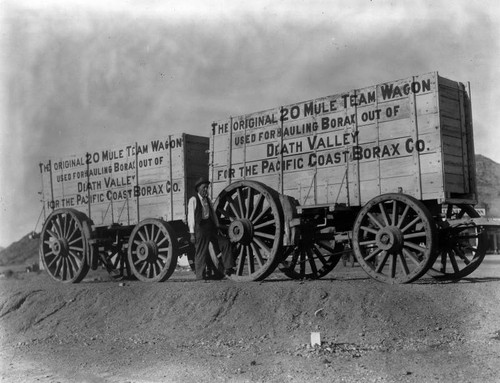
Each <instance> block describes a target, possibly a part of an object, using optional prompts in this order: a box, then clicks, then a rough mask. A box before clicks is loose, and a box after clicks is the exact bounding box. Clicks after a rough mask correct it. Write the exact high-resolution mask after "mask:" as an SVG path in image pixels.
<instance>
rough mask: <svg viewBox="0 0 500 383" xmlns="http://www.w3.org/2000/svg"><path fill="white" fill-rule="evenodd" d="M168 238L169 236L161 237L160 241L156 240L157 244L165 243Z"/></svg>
mask: <svg viewBox="0 0 500 383" xmlns="http://www.w3.org/2000/svg"><path fill="white" fill-rule="evenodd" d="M167 240H168V237H167V236H164V237H163V238H162V239H161V241H159V242H156V241H155V243H156V246H161V245H163V242H165V241H167ZM168 243H169V242H168V241H167V244H168Z"/></svg>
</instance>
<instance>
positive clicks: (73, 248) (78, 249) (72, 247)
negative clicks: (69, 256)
mask: <svg viewBox="0 0 500 383" xmlns="http://www.w3.org/2000/svg"><path fill="white" fill-rule="evenodd" d="M69 249H70V252H71V250H73V251H79V252H81V253H83V247H78V246H70V247H69Z"/></svg>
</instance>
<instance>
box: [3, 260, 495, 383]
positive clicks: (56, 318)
mask: <svg viewBox="0 0 500 383" xmlns="http://www.w3.org/2000/svg"><path fill="white" fill-rule="evenodd" d="M485 262H488V261H485ZM483 270H484V271H483V273H481V272H480V271H477V272H476V273H477V276H476V277H475V278H470V279H468V280H467V281H462V282H461V283H453V284H452V283H450V284H445V283H435V282H434V281H433V280H432V279H428V278H423V279H422V280H421V281H420V282H419V283H415V284H411V285H404V286H389V285H385V284H381V283H378V282H375V281H373V280H371V279H369V278H368V277H367V276H366V275H365V274H364V272H363V271H362V270H360V268H359V267H354V268H343V267H342V266H338V268H337V269H336V270H334V272H333V273H332V274H331V275H329V278H328V279H324V280H320V281H305V282H299V281H291V280H289V279H287V278H285V277H283V275H281V274H278V273H276V274H273V275H272V276H271V278H269V279H268V280H266V281H264V282H261V283H234V282H231V281H211V282H197V281H194V276H193V275H192V274H191V273H190V272H187V271H182V270H180V271H179V270H178V271H177V272H176V273H174V276H173V278H172V279H171V280H169V281H167V282H165V283H156V284H151V283H143V282H138V281H127V282H122V283H118V282H113V281H111V280H110V278H109V277H108V276H107V275H106V274H104V273H103V272H102V271H97V272H92V273H91V274H89V279H86V280H85V281H84V282H83V283H80V284H76V285H72V284H69V285H67V284H62V283H57V282H54V281H52V280H51V279H50V278H49V277H48V276H47V275H46V274H45V273H40V274H37V273H30V274H20V275H18V276H17V278H12V279H5V278H4V279H3V280H1V281H0V291H1V295H0V326H1V328H2V334H1V341H2V344H3V345H4V346H5V347H4V350H7V351H6V352H9V350H10V352H11V353H13V354H14V355H17V356H18V357H19V356H21V355H22V356H23V358H24V359H21V360H24V362H23V363H24V364H22V363H21V362H17V361H13V360H14V359H13V358H11V357H9V358H7V360H10V365H11V366H12V367H11V370H8V369H7V370H6V372H5V373H6V374H7V373H8V371H11V372H10V373H8V375H4V376H8V377H9V381H19V382H21V381H25V379H24V380H23V377H24V378H25V376H23V375H22V374H20V373H19V380H16V379H15V378H16V375H15V374H16V372H18V371H20V369H24V370H26V369H28V370H30V369H35V367H33V366H40V365H42V366H43V367H37V368H38V370H36V371H38V372H37V373H35V372H33V373H32V374H31V375H29V376H31V377H33V378H35V377H36V378H40V379H41V381H44V380H43V379H42V378H43V377H44V376H45V377H47V376H48V377H50V379H49V378H47V379H46V380H45V381H54V380H60V381H65V379H70V380H71V381H82V382H83V381H85V382H86V381H106V382H119V381H122V382H123V381H127V379H128V381H131V382H136V381H137V382H160V381H175V382H178V381H188V382H191V381H192V382H194V381H207V382H208V381H216V380H218V381H230V382H232V381H266V382H268V381H275V382H280V381H283V380H287V381H295V382H301V381H304V380H307V379H311V378H312V377H316V379H317V380H319V381H325V382H326V381H332V374H335V376H336V377H337V381H345V382H364V381H377V380H376V378H377V377H378V378H379V380H378V381H387V382H396V381H397V382H399V381H429V380H434V379H437V378H438V377H439V380H440V381H449V382H452V381H453V382H461V381H479V380H476V378H477V377H480V378H481V379H480V380H481V381H495V379H496V378H497V377H499V376H500V375H498V373H499V372H500V370H499V369H498V366H496V367H494V366H495V363H496V362H494V361H493V359H495V360H496V356H498V355H500V342H499V341H497V340H496V337H498V334H500V326H499V325H498V316H499V315H500V295H499V294H498V291H500V285H499V283H500V278H498V275H500V273H499V271H500V264H498V263H495V262H493V263H491V264H489V266H488V267H486V268H484V269H483ZM495 270H496V271H495ZM495 275H496V276H495ZM311 332H319V333H320V335H321V341H322V343H321V346H317V347H315V348H313V347H311V346H310V345H309V342H310V337H311ZM495 355H496V356H495ZM4 359H5V356H4ZM26 360H27V361H26ZM381 361H385V362H381ZM26 363H28V364H26ZM464 366H466V367H464ZM30 371H31V370H30ZM33 371H35V370H33ZM40 371H41V372H40ZM75 371H76V373H77V375H75ZM38 373H40V374H41V375H37V374H38ZM43 374H45V375H43ZM78 374H81V375H78ZM89 374H90V375H89ZM441 374H444V375H441ZM76 376H79V377H80V378H81V379H80V378H78V379H77V378H75V377H76ZM89 376H93V377H94V378H95V377H98V379H97V378H96V379H94V380H90V379H89ZM412 378H413V379H416V380H411V379H412ZM33 380H35V379H33ZM334 381H335V380H334Z"/></svg>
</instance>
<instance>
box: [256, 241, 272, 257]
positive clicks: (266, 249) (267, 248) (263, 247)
mask: <svg viewBox="0 0 500 383" xmlns="http://www.w3.org/2000/svg"><path fill="white" fill-rule="evenodd" d="M253 241H254V242H255V243H256V244H257V245H258V246H259V247H260V248H261V249H263V250H264V252H265V256H266V258H267V257H269V255H270V254H271V249H270V248H269V247H268V246H267V245H266V244H265V243H264V241H262V240H261V239H259V238H256V237H254V238H253Z"/></svg>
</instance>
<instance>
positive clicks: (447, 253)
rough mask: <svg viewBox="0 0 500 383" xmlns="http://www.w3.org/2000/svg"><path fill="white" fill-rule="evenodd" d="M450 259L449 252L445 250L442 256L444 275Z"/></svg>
mask: <svg viewBox="0 0 500 383" xmlns="http://www.w3.org/2000/svg"><path fill="white" fill-rule="evenodd" d="M447 257H449V251H447V250H445V251H443V253H442V254H441V272H442V273H444V272H445V271H446V258H447Z"/></svg>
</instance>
